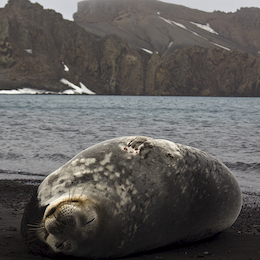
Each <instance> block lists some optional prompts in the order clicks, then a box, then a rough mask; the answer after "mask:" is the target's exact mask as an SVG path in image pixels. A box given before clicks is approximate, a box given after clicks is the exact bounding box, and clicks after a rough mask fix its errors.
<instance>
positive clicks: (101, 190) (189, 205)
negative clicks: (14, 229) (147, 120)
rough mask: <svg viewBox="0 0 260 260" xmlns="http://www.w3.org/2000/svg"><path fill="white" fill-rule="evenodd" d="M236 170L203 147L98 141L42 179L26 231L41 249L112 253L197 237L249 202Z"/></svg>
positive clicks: (225, 223)
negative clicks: (243, 198) (244, 201)
mask: <svg viewBox="0 0 260 260" xmlns="http://www.w3.org/2000/svg"><path fill="white" fill-rule="evenodd" d="M241 198H242V195H241V189H240V186H239V184H238V182H237V180H236V179H235V177H234V176H233V174H232V173H231V172H230V170H229V169H228V168H227V167H226V166H225V165H224V164H223V163H221V162H220V161H218V160H217V159H216V158H214V157H212V156H211V155H209V154H207V153H205V152H203V151H200V150H198V149H195V148H192V147H189V146H185V145H181V144H176V143H173V142H170V141H167V140H160V139H152V138H148V137H142V136H130V137H120V138H116V139H111V140H108V141H105V142H102V143H99V144H97V145H94V146H92V147H90V148H88V149H86V150H84V151H82V152H81V153H79V154H78V155H76V156H75V157H74V158H73V159H71V160H70V161H69V162H67V163H66V164H65V165H63V166H62V167H61V168H59V169H58V170H56V171H54V172H53V173H51V174H50V175H49V176H47V177H46V178H45V180H43V182H42V183H41V184H40V186H39V187H38V190H37V192H36V193H35V194H34V196H33V197H32V198H31V200H30V202H29V203H28V205H27V207H26V209H25V211H24V215H23V219H22V223H21V233H22V236H23V238H24V240H25V243H26V244H27V245H28V247H29V248H30V250H31V251H32V252H34V253H37V254H43V255H47V256H51V257H53V256H56V255H59V254H63V255H71V256H77V257H88V258H108V257H109V258H110V257H121V256H125V255H130V254H133V253H137V252H142V251H147V250H151V249H155V248H159V247H163V246H166V245H169V244H183V243H189V242H193V241H198V240H201V239H204V238H208V237H210V236H212V235H214V234H217V233H219V232H221V231H223V230H225V229H226V228H228V227H230V226H231V225H232V224H233V223H234V221H235V220H236V218H237V216H238V214H239V212H240V210H241V204H242V199H241Z"/></svg>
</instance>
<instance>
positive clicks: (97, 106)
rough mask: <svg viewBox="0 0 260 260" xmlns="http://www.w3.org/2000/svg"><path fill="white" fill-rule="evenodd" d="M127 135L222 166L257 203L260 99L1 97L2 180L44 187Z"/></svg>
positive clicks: (0, 148)
mask: <svg viewBox="0 0 260 260" xmlns="http://www.w3.org/2000/svg"><path fill="white" fill-rule="evenodd" d="M126 135H144V136H149V137H153V138H163V139H167V140H170V141H173V142H176V143H181V144H185V145H190V146H193V147H196V148H199V149H201V150H204V151H206V152H208V153H210V154H212V155H213V156H215V157H217V158H218V159H220V160H221V161H222V162H224V163H225V164H226V165H227V166H228V167H229V168H230V169H231V171H232V172H233V173H234V175H235V176H236V177H237V179H238V181H239V183H240V185H241V187H242V190H243V192H244V193H253V194H256V195H260V98H219V97H216V98H215V97H142V96H87V95H84V96H83V95H82V96H64V95H62V96H59V95H0V179H26V180H28V181H31V180H36V179H37V180H42V179H44V177H45V176H46V175H48V174H49V173H51V172H52V171H54V170H56V169H57V168H59V167H60V166H61V165H63V164H64V163H65V162H67V161H68V160H69V159H71V158H72V157H73V156H74V155H76V154H77V153H79V152H80V151H82V150H84V149H86V148H88V147H90V146H92V145H94V144H96V143H98V142H101V141H104V140H107V139H110V138H115V137H118V136H126Z"/></svg>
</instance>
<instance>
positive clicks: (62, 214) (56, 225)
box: [45, 202, 79, 235]
mask: <svg viewBox="0 0 260 260" xmlns="http://www.w3.org/2000/svg"><path fill="white" fill-rule="evenodd" d="M78 211H79V209H78V206H77V205H76V203H73V202H64V203H61V204H60V205H58V206H57V207H54V208H52V209H51V210H50V211H49V213H48V214H47V215H46V218H45V229H46V231H47V232H48V233H50V234H53V235H59V234H63V233H64V231H65V230H73V229H74V228H75V227H76V225H77V218H76V216H77V215H78Z"/></svg>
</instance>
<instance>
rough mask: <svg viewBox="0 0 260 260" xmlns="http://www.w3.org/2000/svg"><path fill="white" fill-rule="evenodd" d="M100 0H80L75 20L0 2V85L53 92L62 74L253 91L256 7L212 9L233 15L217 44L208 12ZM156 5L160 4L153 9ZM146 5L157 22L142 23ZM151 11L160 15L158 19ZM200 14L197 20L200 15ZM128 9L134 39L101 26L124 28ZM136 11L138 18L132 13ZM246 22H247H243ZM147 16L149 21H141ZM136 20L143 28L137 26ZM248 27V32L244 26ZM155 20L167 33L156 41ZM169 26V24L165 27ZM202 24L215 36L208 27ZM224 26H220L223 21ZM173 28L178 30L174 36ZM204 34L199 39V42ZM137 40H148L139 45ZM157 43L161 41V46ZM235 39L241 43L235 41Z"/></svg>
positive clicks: (152, 89) (109, 87) (150, 91)
mask: <svg viewBox="0 0 260 260" xmlns="http://www.w3.org/2000/svg"><path fill="white" fill-rule="evenodd" d="M103 3H104V1H102V2H101V0H95V2H94V0H93V1H92V0H90V1H88V2H87V3H85V2H83V3H80V4H79V11H78V12H77V14H75V15H74V17H75V20H76V21H77V23H78V24H80V25H81V26H79V25H78V24H77V23H75V22H71V21H67V20H64V19H63V18H62V16H61V15H60V14H58V13H56V12H54V11H52V10H44V9H43V8H42V6H40V5H39V4H32V3H30V2H29V1H28V0H9V2H8V4H7V5H6V6H5V8H2V9H0V89H12V88H21V87H31V88H35V89H43V90H45V91H55V92H59V91H63V90H65V89H68V86H65V85H64V84H62V83H61V81H60V80H61V79H66V80H67V81H70V82H72V83H74V84H75V85H77V86H79V85H80V82H81V83H83V84H84V85H85V86H87V87H88V88H89V89H91V90H92V91H94V92H96V93H97V94H116V95H204V96H260V58H258V57H257V56H258V51H257V50H259V49H260V48H259V35H260V34H259V33H258V34H257V33H256V31H257V30H259V28H260V27H259V26H258V25H259V16H258V17H255V18H252V17H253V13H254V12H259V9H245V10H240V11H239V12H237V13H235V14H224V13H220V12H216V13H213V14H214V15H224V16H226V17H229V15H232V17H233V18H232V19H234V20H235V21H237V30H235V31H234V33H232V32H231V31H230V32H229V33H230V34H232V35H233V36H232V37H233V40H232V44H231V43H230V45H226V44H227V42H231V40H230V39H228V40H226V42H225V44H224V42H221V41H219V42H217V41H215V38H214V42H215V43H217V44H219V45H220V47H218V46H217V45H216V44H212V43H211V42H213V38H212V39H211V38H209V37H210V36H212V37H218V39H225V37H226V36H225V35H224V32H223V34H222V31H221V30H224V29H223V27H222V26H221V23H224V21H222V20H221V23H220V22H218V23H217V22H216V24H217V25H215V23H214V22H213V21H211V20H207V19H206V18H205V17H208V16H209V15H210V13H204V12H201V11H198V10H192V9H188V8H184V7H182V6H175V5H170V4H165V3H161V2H157V1H153V0H140V1H139V0H138V1H135V0H132V1H131V2H129V3H131V5H129V4H128V2H125V1H124V0H122V1H121V2H120V3H121V4H120V5H117V4H118V2H117V0H107V1H106V3H107V4H106V5H103ZM147 3H149V5H147ZM91 5H92V7H91ZM153 5H154V6H155V7H153ZM161 5H162V6H163V7H161V9H158V8H159V7H160V6H161ZM129 6H130V7H129ZM148 6H149V8H148ZM165 6H166V7H167V8H166V7H165ZM172 6H174V7H175V8H176V10H175V13H176V15H179V16H180V14H181V13H186V14H187V15H189V17H188V16H187V17H188V18H187V21H184V20H181V18H179V19H177V18H178V17H173V16H170V13H171V8H172ZM152 7H153V8H152ZM170 7H171V8H170ZM178 8H179V9H178ZM166 9H169V10H166ZM173 9H174V8H173ZM129 10H130V11H131V12H130V11H129ZM132 10H135V11H132ZM151 10H156V13H155V14H154V13H153V14H152V16H154V17H157V18H156V19H157V20H158V19H159V20H158V21H159V22H160V23H159V22H158V23H157V22H156V23H155V25H154V27H150V23H148V22H149V21H150V22H151V23H152V20H149V19H148V18H147V17H148V16H149V15H150V13H151V12H152V11H151ZM178 10H179V11H178ZM166 11H167V13H165V14H164V13H163V12H166ZM244 11H245V12H249V15H248V16H247V17H249V18H250V19H248V20H247V21H245V22H243V19H244V18H243V19H242V18H239V17H240V16H239V13H240V12H244ZM129 12H130V15H129ZM159 13H160V16H161V17H162V18H158V17H159ZM168 13H169V14H168ZM97 14H98V15H97ZM203 14H205V17H204V18H203V19H205V20H201V19H202V18H201V17H203ZM133 15H135V17H136V23H137V24H138V26H136V27H133V30H132V32H133V34H132V35H133V38H132V36H131V35H130V34H129V35H130V36H131V37H130V36H129V37H130V38H129V39H134V40H132V42H131V41H128V40H127V39H126V38H125V39H122V38H124V37H122V35H116V34H115V31H113V34H112V35H110V34H108V33H107V32H110V31H109V30H110V29H109V28H112V26H114V27H113V28H117V29H115V30H122V31H124V33H125V34H128V32H130V29H131V26H132V25H133V22H134V18H133V17H132V16H133ZM140 15H142V17H143V20H142V19H141V18H140V19H139V18H138V17H140ZM125 16H126V18H125ZM121 17H122V19H121ZM127 17H128V18H127ZM129 17H130V18H131V19H130V18H129ZM234 17H236V18H234ZM241 17H244V16H243V15H241ZM191 18H192V19H191ZM251 18H252V19H251ZM95 19H96V20H95ZM182 19H183V18H182ZM241 19H242V20H241ZM128 20H130V23H129V24H128V23H127V22H128ZM148 20H149V21H148ZM157 20H156V21H157ZM188 20H191V21H192V22H194V23H197V24H201V25H203V24H204V25H205V24H207V23H209V24H210V25H208V26H207V28H206V29H207V30H205V29H200V28H199V27H198V25H195V24H192V23H190V24H188ZM252 21H253V24H254V26H255V27H254V26H253V25H251V22H252ZM139 22H140V23H139ZM100 23H101V24H103V25H102V26H101V27H99V28H102V30H103V32H106V33H103V34H101V33H100V30H99V28H98V27H97V26H96V25H98V24H100ZM119 23H120V26H119ZM147 23H148V25H149V26H148V27H145V26H146V25H147ZM239 23H241V24H242V25H243V26H244V27H245V28H244V29H243V28H242V27H243V26H242V25H241V26H240V25H239ZM86 24H92V29H91V30H89V32H86V28H87V27H86ZM140 24H143V25H144V27H139V25H140ZM234 24H235V23H234ZM123 25H125V27H124V26H123ZM165 25H166V27H164V26H165ZM168 25H169V26H170V27H167V26H168ZM82 26H84V28H83V27H82ZM184 26H185V28H186V29H185V28H184ZM188 26H191V27H188ZM217 26H219V27H217ZM223 26H224V25H223ZM250 26H251V27H252V29H251V31H249V30H247V29H246V28H249V27H250ZM126 27H127V28H128V29H127V30H126V29H125V28H126ZM155 27H156V28H158V31H160V33H161V35H162V36H163V35H166V36H167V37H168V38H167V37H166V36H165V37H166V39H167V40H166V41H162V40H160V38H159V37H154V39H156V38H157V39H158V41H157V42H156V41H155V40H154V39H153V38H152V36H151V35H152V34H153V30H155V29H154V28H155ZM172 27H174V30H175V31H173V32H170V30H169V28H172ZM175 27H176V28H175ZM209 27H210V28H211V29H212V30H214V31H215V32H217V33H218V34H219V35H217V34H216V36H215V33H212V32H209ZM106 28H107V29H106ZM137 28H139V29H140V32H137ZM144 28H146V29H144ZM149 28H150V29H151V32H150V31H149ZM232 28H233V27H232ZM242 29H243V30H242ZM113 30H114V29H113ZM196 30H198V31H196ZM232 30H233V29H232ZM224 31H225V33H227V32H228V30H227V28H225V30H224ZM242 31H243V33H242ZM142 32H143V33H142ZM198 32H199V33H198ZM252 32H253V33H252ZM138 33H139V34H138ZM154 33H155V32H154ZM157 33H158V32H157V31H156V35H157V36H158V34H157ZM182 33H184V34H182ZM203 33H204V34H203ZM246 33H247V34H250V33H252V34H255V38H253V37H252V38H250V37H248V38H246V36H245V35H246ZM105 34H106V35H105ZM175 34H176V35H179V37H177V38H174V37H173V36H174V35H175ZM197 34H199V35H200V36H197ZM134 35H135V36H136V35H137V36H138V35H144V37H139V36H138V37H139V38H140V41H138V42H137V41H136V40H135V39H136V38H138V37H137V36H136V38H134ZM183 35H184V36H183ZM191 35H194V37H195V36H196V37H195V38H194V42H193V43H192V40H191V41H190V39H191V38H189V37H190V36H191ZM220 35H221V36H220ZM205 36H206V37H207V41H208V43H207V44H204V45H201V44H195V43H196V42H197V43H201V42H200V41H198V39H200V38H201V39H203V37H204V38H206V37H205ZM149 37H150V38H151V40H149ZM192 37H193V36H192ZM162 39H164V38H163V37H162ZM182 39H184V40H185V41H184V43H183V42H182V41H181V40H182ZM226 39H227V37H226ZM241 39H243V41H244V44H242V40H241ZM249 39H253V40H249ZM169 41H170V42H169ZM178 41H179V42H178ZM207 41H206V40H205V39H203V41H202V42H203V43H205V42H207ZM223 41H224V40H223ZM141 42H143V43H145V44H149V42H150V43H151V44H150V45H149V46H148V45H139V43H141ZM165 42H167V44H168V45H167V46H166V48H165ZM191 43H192V44H191ZM236 44H237V46H238V45H239V46H242V47H241V48H235V47H234V46H236ZM130 46H131V47H130ZM223 47H224V48H223ZM141 48H144V49H148V50H150V51H151V53H149V52H147V50H146V51H144V50H143V49H141ZM235 49H236V50H235ZM156 51H158V53H157V52H156ZM66 80H65V81H66ZM62 82H63V83H64V80H63V81H62Z"/></svg>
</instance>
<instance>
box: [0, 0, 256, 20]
mask: <svg viewBox="0 0 260 260" xmlns="http://www.w3.org/2000/svg"><path fill="white" fill-rule="evenodd" d="M7 2H8V1H7V0H0V7H4V6H5V4H6V3H7ZM31 2H32V3H35V2H38V3H39V4H41V5H42V6H43V7H44V8H48V9H54V10H55V11H56V12H59V13H61V14H62V15H63V17H64V18H65V19H69V20H73V18H72V15H73V13H75V12H76V11H77V2H79V0H37V1H34V0H31ZM163 2H168V3H174V4H179V5H184V6H187V7H190V8H195V9H199V10H202V11H207V12H213V11H214V10H220V11H224V12H235V11H236V10H237V9H239V8H240V7H258V8H260V0H235V1H234V0H163Z"/></svg>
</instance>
